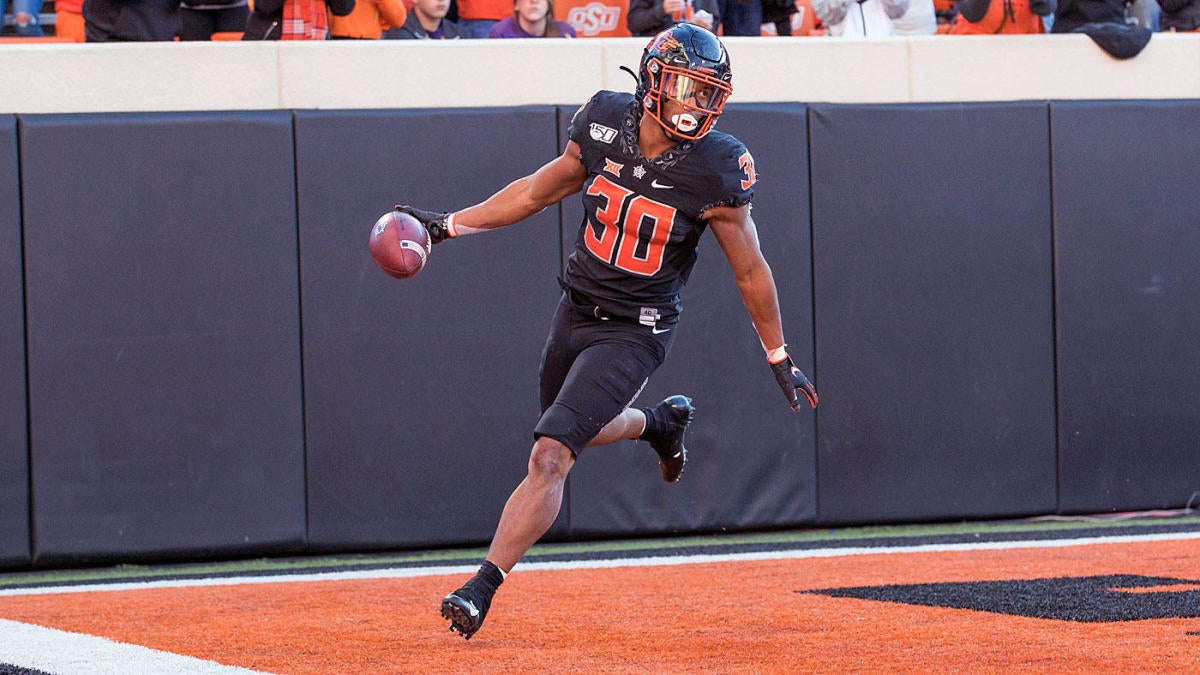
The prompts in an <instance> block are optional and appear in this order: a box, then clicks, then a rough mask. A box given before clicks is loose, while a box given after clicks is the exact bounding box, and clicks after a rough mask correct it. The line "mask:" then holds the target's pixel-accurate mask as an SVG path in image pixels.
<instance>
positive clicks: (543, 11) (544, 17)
mask: <svg viewBox="0 0 1200 675" xmlns="http://www.w3.org/2000/svg"><path fill="white" fill-rule="evenodd" d="M488 37H490V38H553V37H566V38H573V37H575V29H574V28H572V27H571V24H569V23H565V22H562V21H556V20H555V19H554V3H553V2H551V1H550V0H514V2H513V14H512V16H510V17H508V18H507V19H504V20H503V21H500V22H499V23H497V24H496V25H495V26H492V29H491V30H490V31H488Z"/></svg>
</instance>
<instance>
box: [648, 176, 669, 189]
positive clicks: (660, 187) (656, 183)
mask: <svg viewBox="0 0 1200 675" xmlns="http://www.w3.org/2000/svg"><path fill="white" fill-rule="evenodd" d="M650 186H651V187H656V188H658V189H660V190H670V189H671V188H673V187H675V186H674V185H663V184H662V183H660V182H658V179H657V178H655V179H654V180H652V181H650Z"/></svg>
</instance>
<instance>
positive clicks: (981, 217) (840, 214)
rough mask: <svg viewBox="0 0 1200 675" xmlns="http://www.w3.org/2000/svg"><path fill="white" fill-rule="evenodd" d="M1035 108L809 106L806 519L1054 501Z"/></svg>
mask: <svg viewBox="0 0 1200 675" xmlns="http://www.w3.org/2000/svg"><path fill="white" fill-rule="evenodd" d="M1047 115H1048V113H1047V106H1046V104H1044V103H1013V104H981V105H973V106H966V105H962V104H922V105H908V106H894V105H878V106H856V105H846V106H837V105H817V106H813V108H812V114H811V129H812V133H811V152H812V174H813V182H812V193H813V215H812V220H813V248H814V250H815V252H816V254H815V262H814V265H815V287H816V300H815V302H816V326H817V338H816V344H817V366H816V374H817V385H818V391H819V392H820V394H821V407H820V409H819V411H818V414H817V417H818V419H817V423H818V439H819V443H818V448H819V451H818V452H819V454H818V485H819V510H818V513H819V518H820V520H821V521H823V522H864V521H866V522H871V521H903V520H934V519H947V518H979V517H994V516H1006V515H1014V514H1028V513H1045V512H1050V511H1053V510H1054V509H1055V506H1056V504H1055V471H1056V466H1055V461H1056V460H1055V438H1054V430H1055V429H1054V346H1053V318H1054V317H1053V308H1052V297H1053V296H1052V271H1051V265H1052V258H1051V238H1050V231H1051V228H1050V215H1051V210H1050V189H1049V170H1050V169H1049V157H1050V153H1049V139H1048V121H1047ZM997 130H1002V131H1003V133H997Z"/></svg>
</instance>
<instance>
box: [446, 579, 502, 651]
mask: <svg viewBox="0 0 1200 675" xmlns="http://www.w3.org/2000/svg"><path fill="white" fill-rule="evenodd" d="M491 604H492V598H491V596H490V595H485V594H483V593H479V592H477V591H476V590H475V589H473V588H471V586H470V585H469V584H468V585H466V586H463V587H462V588H460V589H458V590H457V591H454V592H453V593H451V594H450V595H447V596H446V597H444V598H442V618H443V619H446V620H448V621H449V622H450V632H451V633H454V632H457V633H458V634H459V635H462V636H463V637H464V638H466V639H468V640H470V639H471V636H472V635H474V634H475V633H476V632H477V631H478V630H479V628H480V626H482V625H483V620H484V618H485V617H487V612H488V607H489V606H490V605H491Z"/></svg>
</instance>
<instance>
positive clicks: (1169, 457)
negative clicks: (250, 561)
mask: <svg viewBox="0 0 1200 675" xmlns="http://www.w3.org/2000/svg"><path fill="white" fill-rule="evenodd" d="M1048 39H1049V38H1048ZM1155 39H1156V40H1157V39H1158V36H1156V38H1155ZM606 58H607V57H606ZM1198 105H1200V104H1197V102H1196V101H1194V100H1193V101H1161V102H1153V101H1129V102H1123V103H1115V102H1092V103H1082V102H1072V103H1054V104H1048V103H1045V102H1040V103H1039V102H1028V103H987V104H979V103H976V104H945V103H939V104H921V105H912V104H903V105H901V104H894V105H857V104H855V105H834V104H819V105H812V106H810V107H808V108H806V107H805V106H803V105H800V104H789V103H779V104H774V103H765V104H737V105H731V106H730V109H729V111H728V114H727V116H726V117H725V118H723V119H722V122H721V129H723V130H725V131H728V132H731V133H734V134H735V135H737V136H738V137H739V138H741V139H742V140H744V141H745V142H746V143H747V145H748V146H749V147H750V148H751V150H752V151H754V153H755V157H756V159H757V168H758V171H759V175H760V183H759V188H758V190H757V195H756V199H755V210H754V215H755V218H756V220H757V221H758V226H759V236H760V238H761V240H762V244H763V250H764V254H765V255H766V256H767V259H768V262H770V263H771V265H772V267H773V270H774V273H775V278H776V281H777V283H778V285H779V288H780V292H781V301H782V303H783V306H782V310H783V318H784V326H785V331H786V335H787V337H788V339H789V342H790V351H791V352H792V353H793V354H794V355H795V356H796V358H797V361H798V363H799V365H800V366H801V367H803V368H805V369H806V370H807V371H808V372H809V373H810V374H811V375H813V377H814V379H815V381H816V383H817V385H818V388H819V390H820V393H821V396H822V403H821V408H820V409H819V410H818V411H817V412H816V413H815V418H814V413H811V412H808V411H804V412H803V413H801V414H799V415H793V414H791V413H789V412H787V410H786V408H785V407H784V405H783V401H782V399H781V398H780V396H779V392H778V391H777V390H776V387H775V385H774V383H773V381H772V379H771V376H770V373H769V370H767V368H766V366H765V365H764V364H763V363H762V361H761V360H760V359H762V353H761V347H760V346H759V345H758V343H757V339H756V337H755V335H754V333H753V331H752V329H751V327H750V325H749V320H748V318H747V317H746V313H745V310H744V308H743V307H742V305H741V300H740V297H739V295H738V293H737V291H736V287H735V285H734V284H733V280H732V278H731V274H730V272H729V269H728V266H727V264H726V263H725V261H724V256H723V254H722V253H721V251H720V249H719V247H718V246H716V242H715V240H714V238H713V237H711V236H706V237H705V239H704V242H703V244H702V247H701V251H700V255H701V258H700V263H699V265H698V266H697V269H696V273H695V274H694V275H693V280H692V283H691V284H690V285H689V287H688V289H687V291H686V302H687V305H688V311H687V313H686V315H685V319H684V321H683V323H682V324H681V327H680V336H679V340H678V342H677V343H676V345H675V349H674V351H673V353H672V355H671V357H670V358H669V359H668V361H667V364H666V365H665V366H664V367H663V369H662V370H661V371H660V372H659V373H657V374H656V375H655V377H654V378H653V379H652V381H651V383H650V386H649V387H648V388H647V390H646V392H644V393H643V395H642V397H641V402H642V403H654V402H656V401H657V400H659V399H661V398H662V397H663V396H665V395H667V394H671V393H675V392H676V391H681V392H684V393H689V394H692V395H694V396H695V397H696V399H697V406H698V409H699V412H698V416H697V421H696V425H695V427H694V429H693V431H692V432H691V433H690V434H689V448H690V449H691V452H692V462H691V464H690V465H689V468H688V472H687V474H686V477H685V479H684V481H683V483H682V484H680V485H677V486H664V485H662V484H661V481H660V480H659V479H658V477H657V468H656V466H655V459H654V456H653V454H652V453H651V451H650V450H649V449H648V448H647V447H645V446H644V444H633V443H626V444H622V445H619V446H616V447H612V448H607V449H604V450H596V451H589V452H588V453H586V456H585V458H584V459H583V461H581V462H580V463H579V465H578V466H577V467H576V469H575V471H574V472H573V475H572V477H571V479H570V481H569V485H568V496H567V500H566V508H564V510H563V512H562V514H561V515H560V517H559V520H558V521H557V522H556V524H555V526H554V527H553V529H552V530H551V533H550V535H549V538H551V539H568V538H573V537H585V536H588V537H592V536H626V535H639V534H648V533H654V532H665V531H702V530H715V529H720V528H727V529H756V528H767V527H784V526H795V525H803V524H809V523H812V524H832V523H864V522H879V521H907V520H941V519H962V518H986V517H1005V516H1012V515H1021V514H1043V513H1052V512H1055V511H1059V512H1064V513H1080V512H1096V511H1111V510H1131V509H1139V508H1162V507H1178V506H1183V505H1184V504H1185V503H1186V502H1187V500H1188V498H1189V496H1190V495H1191V493H1192V491H1194V490H1196V489H1198V488H1200V486H1198V485H1196V483H1197V482H1198V481H1197V480H1196V476H1197V475H1198V474H1197V471H1198V468H1197V467H1198V465H1197V460H1196V456H1197V455H1196V453H1195V452H1194V440H1193V439H1194V438H1195V437H1196V435H1197V434H1196V432H1197V431H1198V429H1197V427H1198V425H1200V416H1197V414H1196V413H1195V411H1194V409H1193V408H1194V406H1189V405H1188V401H1189V397H1188V393H1189V392H1190V391H1192V390H1193V389H1195V385H1196V384H1197V382H1198V381H1200V371H1197V370H1196V368H1195V364H1196V363H1200V359H1198V358H1197V356H1198V355H1197V354H1195V353H1194V352H1195V348H1194V345H1192V344H1191V343H1190V342H1189V341H1188V340H1189V337H1190V336H1191V335H1192V334H1194V333H1195V332H1196V329H1197V328H1198V326H1197V325H1196V323H1197V321H1196V316H1197V315H1196V313H1195V312H1194V311H1193V308H1194V307H1195V305H1196V300H1197V296H1198V295H1200V289H1197V288H1196V284H1195V280H1194V278H1193V277H1194V276H1195V275H1194V274H1192V270H1194V269H1196V267H1197V263H1198V262H1200V261H1198V260H1196V257H1197V254H1196V251H1200V246H1198V244H1200V241H1197V235H1196V233H1195V232H1193V231H1192V230H1193V229H1194V228H1192V229H1189V227H1190V226H1191V225H1193V224H1194V223H1195V218H1194V217H1193V214H1194V213H1196V211H1197V208H1196V207H1197V206H1198V205H1197V204H1196V203H1195V202H1196V199H1197V198H1196V197H1195V195H1194V192H1195V191H1194V190H1193V189H1192V188H1191V185H1190V184H1189V183H1188V182H1187V181H1188V179H1189V177H1190V176H1192V175H1194V174H1195V173H1196V172H1195V171H1194V168H1195V167H1194V164H1195V162H1194V160H1192V159H1191V158H1190V157H1189V156H1188V154H1187V148H1190V147H1193V146H1194V145H1195V142H1194V141H1195V140H1196V139H1195V138H1192V136H1195V133H1196V132H1194V131H1192V128H1193V127H1195V124H1193V122H1194V121H1195V119H1196V118H1197V112H1198ZM574 109H575V106H574V105H569V106H568V105H563V106H562V107H560V108H558V107H551V106H549V105H538V106H529V107H517V108H489V109H467V108H455V109H439V110H432V111H431V110H416V109H413V110H343V111H299V112H296V113H294V114H293V113H291V112H224V113H150V114H92V115H83V114H80V115H25V116H22V117H21V118H20V119H19V120H18V123H16V124H7V125H6V124H5V123H4V120H3V119H0V339H3V342H0V375H3V376H4V377H3V381H2V382H0V396H3V397H4V398H3V402H4V404H3V408H2V409H0V434H8V436H5V437H3V438H0V442H3V445H2V446H0V471H3V473H2V474H0V509H2V510H0V565H4V566H21V565H28V564H31V562H30V561H32V564H41V565H55V564H72V563H84V562H96V561H105V560H110V561H111V560H141V559H146V558H168V557H169V558H176V559H185V558H196V557H204V556H229V555H243V554H244V555H261V554H267V553H271V552H279V551H301V550H312V551H320V550H356V549H368V548H369V549H379V548H390V547H418V546H428V545H466V544H480V543H483V542H485V541H487V540H488V539H489V538H490V536H491V534H492V531H493V529H494V526H495V523H496V520H497V518H498V516H499V511H500V508H501V506H502V505H503V503H504V500H505V499H506V498H507V496H508V494H509V493H510V492H511V490H512V488H513V487H514V486H515V485H516V484H517V482H518V481H519V480H520V479H521V476H522V475H523V474H524V471H525V465H526V461H527V457H528V451H529V446H530V443H531V440H532V438H531V434H530V429H531V428H532V425H533V423H534V421H535V420H536V417H537V363H538V360H539V357H540V350H541V348H542V344H543V340H544V338H545V335H546V331H547V329H548V325H549V320H550V317H551V313H552V312H553V309H554V306H555V301H556V299H557V297H558V295H559V289H558V287H557V285H556V284H555V282H554V277H555V275H556V274H558V273H559V270H560V269H561V265H562V260H563V255H564V251H565V250H569V248H570V246H571V245H572V244H573V242H574V239H575V235H576V232H577V229H578V225H579V222H580V218H581V217H582V213H581V210H580V207H579V199H578V197H577V196H572V197H570V198H568V199H567V200H565V202H564V203H563V204H562V205H561V206H560V207H558V208H552V209H548V210H547V211H546V212H544V213H542V214H539V215H538V216H536V217H534V218H531V219H530V220H529V222H526V223H524V224H521V225H518V226H516V227H513V228H508V229H506V230H503V231H501V232H495V233H491V234H489V235H486V236H480V237H469V238H465V239H463V240H459V241H455V242H451V243H448V244H446V245H445V246H439V247H438V248H437V249H435V250H434V251H433V253H432V258H431V263H430V266H429V269H427V270H425V271H424V272H423V273H422V274H421V276H420V277H418V278H416V279H413V280H410V281H396V280H392V279H389V278H387V277H386V276H384V275H383V274H382V273H381V272H379V270H378V269H376V268H375V267H374V266H373V264H371V261H370V259H369V256H368V255H367V246H366V244H367V236H368V232H369V228H370V224H371V223H372V222H373V221H374V220H375V218H377V217H378V216H379V215H380V214H381V213H382V212H383V211H384V210H386V209H387V207H388V206H389V205H390V204H392V203H393V202H395V201H409V202H411V203H413V204H415V205H418V206H422V207H428V208H446V209H451V208H460V207H462V206H464V205H467V204H471V203H474V202H476V201H478V200H480V199H482V198H484V197H486V196H488V195H489V194H491V193H492V192H494V191H495V190H496V189H498V188H500V187H502V186H503V185H505V184H506V183H507V182H508V181H510V180H512V179H513V178H515V177H516V176H519V175H521V174H523V173H526V172H528V171H531V170H533V169H534V168H536V167H538V166H540V165H541V164H542V163H544V162H545V161H546V160H548V159H550V158H551V157H553V156H555V154H557V153H558V152H560V151H561V148H562V142H563V133H565V128H566V123H567V121H568V120H569V118H570V116H571V114H572V113H573V112H574ZM18 126H19V129H20V134H19V139H18V133H17V131H18ZM781 130H786V131H787V133H781ZM1164 130H1168V131H1164ZM6 134H7V135H6ZM293 135H294V136H293ZM6 139H7V140H6ZM1052 139H1053V143H1052V142H1051V140H1052ZM1170 139H1173V140H1170ZM18 143H19V145H18ZM6 148H8V149H9V150H8V151H9V152H10V154H9V155H8V156H7V157H6V156H5V154H4V153H5V152H6V150H5V149H6ZM18 148H19V150H20V152H17V150H18ZM18 157H19V162H20V164H19V167H18V166H17V162H18ZM18 169H19V170H18ZM18 177H20V180H21V181H22V183H21V185H20V186H19V189H18ZM1052 178H1053V180H1051V179H1052ZM1051 186H1053V194H1052V193H1051ZM810 187H811V193H810ZM6 194H7V195H11V197H10V198H7V199H6V198H4V195H6ZM1052 196H1053V202H1052V200H1051V197H1052ZM1052 203H1053V207H1052V206H1051V204H1052ZM810 204H811V208H810ZM21 209H23V212H24V214H23V222H21ZM810 211H811V213H810ZM14 213H15V214H16V215H13V214H14ZM12 222H16V223H17V225H14V226H11V227H7V229H6V226H4V223H12ZM810 224H811V230H810V229H809V227H810ZM21 227H23V228H24V230H23V236H24V242H23V246H24V249H23V252H24V259H23V260H22V259H21V258H20V257H19V254H18V253H16V252H19V251H21V250H22V241H21V236H22V235H21V232H22V230H21V229H19V228H21ZM64 230H68V231H67V232H66V234H64ZM14 237H15V239H14ZM22 268H23V270H24V283H25V284H26V286H25V288H24V296H25V298H26V301H25V307H24V309H22V307H21V300H20V295H21V283H22V276H21V275H22ZM22 311H24V312H25V313H26V316H25V317H24V318H22V317H21V312H22ZM22 321H24V322H26V323H27V324H28V331H27V333H26V332H24V331H23V329H22V328H21V326H22ZM26 335H27V336H28V344H24V345H23V346H22V343H23V341H24V339H25V336H26ZM25 362H27V363H28V369H29V380H28V390H29V397H28V401H26V398H25V385H24V383H23V382H22V383H21V384H20V385H19V386H18V385H17V384H15V383H14V380H13V378H10V377H9V375H10V372H15V373H16V376H15V377H17V378H24V377H25V371H24V363H25ZM14 364H15V365H14ZM14 369H15V370H14ZM1056 369H1057V370H1056ZM1056 376H1057V379H1056ZM14 392H15V393H14ZM10 401H12V403H10ZM1056 405H1057V409H1056ZM26 406H28V407H27V408H26ZM26 415H28V420H29V422H28V424H29V425H30V426H29V428H30V430H31V431H32V434H31V435H30V436H29V437H28V438H26V436H25V430H26V427H25V424H26V422H25V419H26V418H25V416H26ZM814 419H815V421H814ZM30 444H32V447H31V448H30ZM27 456H31V457H32V465H30V466H26V462H28V461H29V460H28V459H27ZM22 472H24V473H22ZM30 476H32V480H30ZM25 485H32V494H28V493H26V492H22V490H24V489H25V488H24V487H23V486H25ZM464 495H465V497H464ZM30 503H32V512H30V511H29V510H28V504H30ZM23 504H24V505H25V506H24V507H23V506H22V505H23ZM10 505H11V508H10ZM22 508H26V509H27V510H26V511H24V513H22V511H21V509H22ZM30 523H32V526H33V528H34V529H33V531H32V534H31V533H30V531H29V530H28V529H27V528H28V527H29V524H30ZM5 528H8V529H7V530H5ZM14 528H15V529H14ZM5 532H7V534H6V533H5ZM30 541H32V542H33V543H32V544H30Z"/></svg>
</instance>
